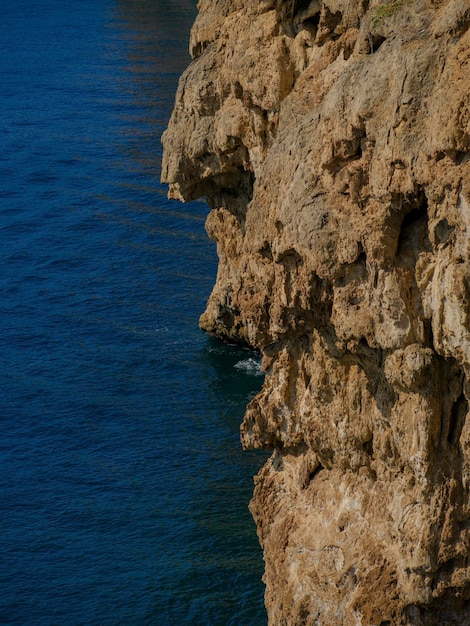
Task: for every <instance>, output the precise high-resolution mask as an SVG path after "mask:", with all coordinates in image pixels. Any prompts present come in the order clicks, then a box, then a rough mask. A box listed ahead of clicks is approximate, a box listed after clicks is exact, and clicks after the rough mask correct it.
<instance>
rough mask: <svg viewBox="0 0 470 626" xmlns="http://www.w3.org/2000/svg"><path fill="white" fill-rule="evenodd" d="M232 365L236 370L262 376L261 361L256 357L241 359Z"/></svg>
mask: <svg viewBox="0 0 470 626" xmlns="http://www.w3.org/2000/svg"><path fill="white" fill-rule="evenodd" d="M234 367H235V368H236V369H237V370H241V371H243V372H245V374H252V375H255V376H263V372H262V371H261V362H260V361H257V360H256V359H251V358H250V359H243V361H238V363H235V365H234Z"/></svg>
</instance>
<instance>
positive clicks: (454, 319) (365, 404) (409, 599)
mask: <svg viewBox="0 0 470 626" xmlns="http://www.w3.org/2000/svg"><path fill="white" fill-rule="evenodd" d="M199 9H200V13H199V16H198V18H197V20H196V23H195V25H194V27H193V30H192V34H191V42H190V47H191V52H192V55H193V59H194V60H193V62H192V63H191V65H190V66H189V68H188V69H187V71H186V73H185V74H184V75H183V77H182V78H181V81H180V86H179V90H178V93H177V97H176V104H175V109H174V113H173V116H172V119H171V121H170V124H169V128H168V130H167V131H166V133H165V135H164V139H163V141H164V147H165V155H164V163H163V180H165V181H166V182H168V183H170V195H171V197H174V198H179V199H182V200H190V199H193V198H197V197H200V196H205V197H206V198H207V201H208V203H209V205H210V207H211V212H210V214H209V216H208V220H207V231H208V233H209V235H210V237H212V238H213V239H214V240H215V241H216V242H217V248H218V254H219V259H220V263H219V271H218V276H217V282H216V285H215V287H214V290H213V293H212V295H211V297H210V300H209V302H208V306H207V310H206V312H205V313H204V314H203V315H202V317H201V326H202V327H203V328H204V329H206V330H207V331H209V332H211V333H215V334H217V335H219V336H221V337H225V338H229V339H232V340H236V341H241V342H244V343H246V344H249V345H251V346H253V347H256V348H257V349H259V350H260V351H261V352H262V354H263V366H264V369H265V371H266V378H265V382H264V386H263V388H262V390H261V392H260V393H259V394H258V395H257V396H256V397H255V398H254V400H253V401H252V402H251V403H250V405H249V406H248V407H247V411H246V415H245V418H244V422H243V426H242V442H243V445H244V446H246V447H261V448H266V449H272V450H273V454H272V456H271V459H270V461H269V462H268V463H267V464H266V466H265V467H264V468H263V469H262V470H261V472H260V474H259V476H258V477H257V479H256V488H255V493H254V498H253V502H252V505H251V507H252V512H253V515H254V517H255V520H256V522H257V525H258V533H259V537H260V541H261V543H262V546H263V548H264V554H265V562H266V572H265V583H266V606H267V609H268V615H269V623H270V624H272V625H273V626H282V625H294V624H295V625H300V624H305V625H310V624H319V625H322V626H327V625H328V626H329V625H331V626H338V625H347V626H354V625H362V626H366V625H367V626H369V625H372V624H374V625H377V626H378V625H381V626H385V625H387V624H390V625H413V626H415V625H420V624H422V625H426V626H427V625H436V626H437V625H439V626H443V625H447V624H462V625H463V624H469V623H470V504H469V489H470V414H469V413H470V412H469V401H470V4H469V3H468V1H467V0H393V1H389V2H385V1H374V0H371V1H370V2H369V1H368V0H312V1H310V0H200V3H199Z"/></svg>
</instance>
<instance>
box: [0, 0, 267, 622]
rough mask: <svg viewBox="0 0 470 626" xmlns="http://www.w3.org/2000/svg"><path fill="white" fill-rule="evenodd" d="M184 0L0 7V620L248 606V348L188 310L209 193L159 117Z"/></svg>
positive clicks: (185, 10)
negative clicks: (184, 201) (169, 195)
mask: <svg viewBox="0 0 470 626" xmlns="http://www.w3.org/2000/svg"><path fill="white" fill-rule="evenodd" d="M194 16H195V2H193V1H190V0H178V1H176V0H173V1H170V2H163V0H140V1H139V2H136V1H134V0H101V1H96V0H81V1H80V2H68V1H67V2H62V3H57V2H53V1H52V0H20V2H18V3H9V4H8V5H7V6H6V7H4V8H3V9H2V21H1V22H0V56H1V59H2V65H1V70H0V94H1V95H0V107H1V109H2V110H1V115H0V137H1V139H2V151H1V154H0V236H1V246H2V257H3V263H2V265H1V267H0V290H1V296H2V297H1V298H0V319H1V322H2V335H1V337H0V364H1V368H2V369H1V371H2V382H1V384H0V401H1V406H2V412H1V416H0V419H1V422H2V432H3V436H2V439H1V440H0V459H1V464H2V465H1V466H2V472H1V474H0V504H1V507H2V515H1V519H0V542H1V546H0V548H1V555H2V556H1V559H0V584H1V587H2V595H1V597H0V623H1V624H9V625H10V624H11V625H15V626H16V625H21V626H29V625H31V626H42V625H55V624H57V625H62V624H65V623H66V624H69V625H72V626H75V625H76V626H78V625H83V624H87V625H95V624H96V625H98V624H99V625H109V626H111V625H113V626H114V625H116V624H126V625H129V626H131V625H140V624H149V625H150V624H158V625H159V626H161V625H166V624H168V625H171V626H173V625H175V624H178V625H179V624H185V625H186V624H195V625H199V624H201V625H204V626H206V625H207V626H210V625H213V626H218V625H220V626H222V625H223V626H227V625H233V626H239V625H241V624H243V625H244V626H250V625H253V626H262V624H263V623H265V622H266V617H265V613H264V608H263V605H262V594H263V588H262V584H261V580H260V579H261V575H262V557H261V552H260V549H259V546H258V544H257V539H256V534H255V528H254V524H253V522H252V520H251V518H250V515H249V513H248V510H247V504H248V500H249V498H250V495H251V490H252V479H251V476H252V475H253V474H254V473H255V472H256V471H257V468H259V466H260V464H261V463H262V459H263V457H260V456H259V455H258V454H255V453H243V452H241V450H240V444H239V437H238V425H239V421H240V419H241V416H242V414H243V410H244V406H245V404H246V402H247V401H248V400H249V399H250V398H251V397H252V395H253V394H254V393H255V392H256V390H257V389H259V387H260V385H261V381H262V377H261V376H260V375H259V371H258V364H257V361H256V359H255V358H254V357H253V355H251V354H249V353H246V352H243V351H240V350H239V349H237V348H234V347H227V346H222V345H220V344H219V343H217V342H214V341H213V340H211V339H209V338H207V337H206V336H205V335H203V334H202V333H201V332H200V331H199V330H198V328H197V318H198V315H199V314H200V313H201V312H202V310H203V308H204V302H205V300H206V298H207V296H208V294H209V292H210V289H211V286H212V283H213V281H214V278H215V271H216V259H215V252H214V248H213V246H212V245H211V244H210V242H209V241H208V240H207V237H206V235H205V233H204V220H205V216H206V213H207V207H206V206H205V205H204V204H203V203H191V204H190V205H184V206H183V205H179V204H175V203H173V202H169V201H168V200H167V199H166V190H165V189H164V188H163V187H162V186H161V185H160V184H159V175H160V159H161V152H160V136H161V133H162V132H163V130H164V128H165V126H166V123H167V120H168V116H169V113H170V110H171V106H172V103H173V98H174V92H175V89H176V84H177V79H178V76H179V75H180V73H181V72H182V71H183V69H184V67H185V66H186V64H187V63H188V61H189V58H188V55H187V51H186V48H187V37H188V31H189V27H190V25H191V23H192V21H193V19H194Z"/></svg>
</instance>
